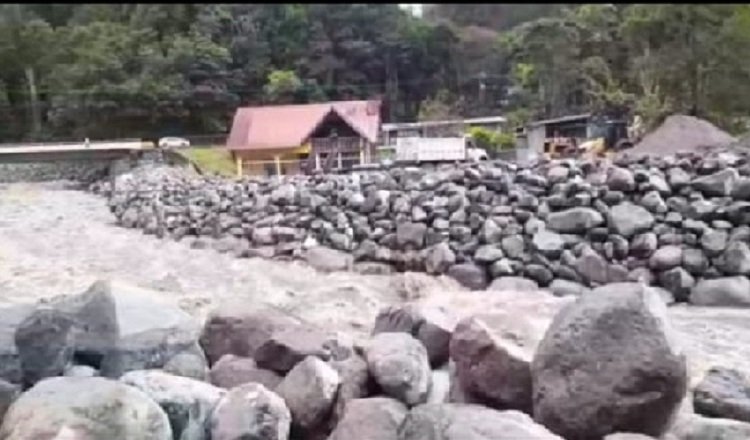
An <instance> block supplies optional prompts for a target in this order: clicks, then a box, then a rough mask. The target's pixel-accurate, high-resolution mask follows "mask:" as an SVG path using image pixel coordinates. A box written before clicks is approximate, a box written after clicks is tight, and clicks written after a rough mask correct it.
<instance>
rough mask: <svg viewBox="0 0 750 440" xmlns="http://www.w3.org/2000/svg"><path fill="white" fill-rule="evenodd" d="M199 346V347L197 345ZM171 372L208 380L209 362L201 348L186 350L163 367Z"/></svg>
mask: <svg viewBox="0 0 750 440" xmlns="http://www.w3.org/2000/svg"><path fill="white" fill-rule="evenodd" d="M196 348H198V347H196ZM162 369H163V370H164V371H165V372H167V373H169V374H174V375H175V376H183V377H189V378H191V379H195V380H200V381H203V382H208V380H209V379H208V363H207V362H206V355H205V354H204V353H203V351H202V350H200V348H198V349H197V350H192V351H186V352H183V353H180V354H178V355H176V356H174V357H172V358H171V359H170V360H169V361H168V362H167V363H166V364H164V368H162Z"/></svg>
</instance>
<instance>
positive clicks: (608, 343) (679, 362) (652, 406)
mask: <svg viewBox="0 0 750 440" xmlns="http://www.w3.org/2000/svg"><path fill="white" fill-rule="evenodd" d="M666 313H667V310H666V305H665V304H664V302H663V301H662V300H661V298H660V297H659V294H658V293H657V292H656V291H655V290H654V289H651V288H649V287H647V286H644V285H641V284H636V283H614V284H609V285H606V286H603V287H599V288H596V289H594V290H592V291H591V292H589V293H585V294H583V295H582V296H580V297H579V298H578V300H577V301H576V302H575V303H573V304H572V305H570V306H569V307H566V308H565V309H563V310H562V311H561V312H560V313H559V314H558V315H557V316H556V317H555V319H554V320H553V322H552V324H551V326H550V328H549V329H548V330H547V333H546V334H545V336H544V339H543V340H542V342H541V343H540V344H539V347H538V349H537V352H536V355H535V357H534V360H533V362H532V367H531V371H532V382H533V388H534V419H535V420H537V421H538V422H539V423H541V424H543V425H544V426H546V427H548V428H550V429H551V430H552V431H554V432H556V433H558V434H559V435H561V436H563V437H566V438H575V439H592V440H593V439H600V438H601V437H603V436H604V435H607V434H612V433H615V432H633V433H642V434H647V435H652V436H659V435H661V434H662V433H663V431H664V430H665V429H666V428H667V426H668V424H669V422H670V420H671V417H672V415H673V413H674V412H675V410H676V409H677V407H678V405H679V403H680V401H681V399H682V396H683V395H684V394H685V390H686V386H687V366H686V361H685V356H684V355H683V354H682V353H681V351H680V348H679V347H678V346H677V343H676V341H675V335H674V333H673V331H672V330H671V327H670V325H669V323H668V322H667V316H666ZM644 359H648V363H644V361H643V360H644ZM571 371H574V372H575V373H574V374H571V373H570V372H571Z"/></svg>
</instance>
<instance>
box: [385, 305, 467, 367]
mask: <svg viewBox="0 0 750 440" xmlns="http://www.w3.org/2000/svg"><path fill="white" fill-rule="evenodd" d="M456 323H457V321H456V319H455V317H453V316H452V315H451V314H449V313H448V311H447V310H446V309H445V308H443V307H431V306H427V305H419V304H405V305H403V306H388V307H386V308H384V309H382V310H381V311H380V312H379V313H378V316H377V317H376V318H375V326H374V327H373V330H372V334H378V333H385V332H404V333H408V334H410V335H412V336H414V337H415V338H416V339H417V340H418V341H420V342H421V343H422V345H424V346H425V348H426V349H427V356H428V357H429V359H430V365H432V366H434V367H438V366H440V365H442V364H444V363H445V362H447V361H448V347H449V344H450V340H451V334H452V332H453V329H454V328H455V326H456Z"/></svg>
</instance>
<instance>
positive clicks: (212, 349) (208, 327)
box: [200, 302, 301, 364]
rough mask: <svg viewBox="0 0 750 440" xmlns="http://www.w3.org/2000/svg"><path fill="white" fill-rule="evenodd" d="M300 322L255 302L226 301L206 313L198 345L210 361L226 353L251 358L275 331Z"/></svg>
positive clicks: (216, 359)
mask: <svg viewBox="0 0 750 440" xmlns="http://www.w3.org/2000/svg"><path fill="white" fill-rule="evenodd" d="M300 323H301V321H300V320H299V319H296V318H294V317H292V316H290V315H288V314H286V313H283V312H281V311H279V310H277V309H272V308H265V307H259V306H258V304H257V303H247V302H227V303H224V304H221V305H220V306H219V307H218V308H217V309H216V310H214V311H212V312H211V313H210V314H209V315H208V317H207V319H206V323H205V325H204V326H203V332H202V334H201V336H200V344H201V346H202V347H203V350H204V351H205V352H206V356H207V357H208V360H209V363H210V364H213V363H215V362H216V361H218V360H219V359H220V358H221V357H222V356H224V355H225V354H233V355H236V356H245V357H252V356H253V354H254V353H255V350H257V349H258V347H259V346H260V345H261V344H262V343H263V342H264V341H266V340H268V338H269V337H270V336H271V334H273V332H274V331H276V330H279V329H282V328H286V327H292V326H297V325H300Z"/></svg>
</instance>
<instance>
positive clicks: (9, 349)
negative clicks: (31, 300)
mask: <svg viewBox="0 0 750 440" xmlns="http://www.w3.org/2000/svg"><path fill="white" fill-rule="evenodd" d="M33 311H34V306H33V305H30V304H29V305H27V304H23V305H18V306H12V307H4V308H1V309H0V378H2V379H5V380H7V381H8V382H10V383H15V384H20V383H21V382H22V381H23V370H22V369H21V357H20V356H19V354H18V348H17V347H16V339H15V338H16V329H17V328H18V326H19V325H20V324H21V322H23V321H24V320H25V319H26V318H27V317H28V316H29V315H30V314H31V313H32V312H33Z"/></svg>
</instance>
